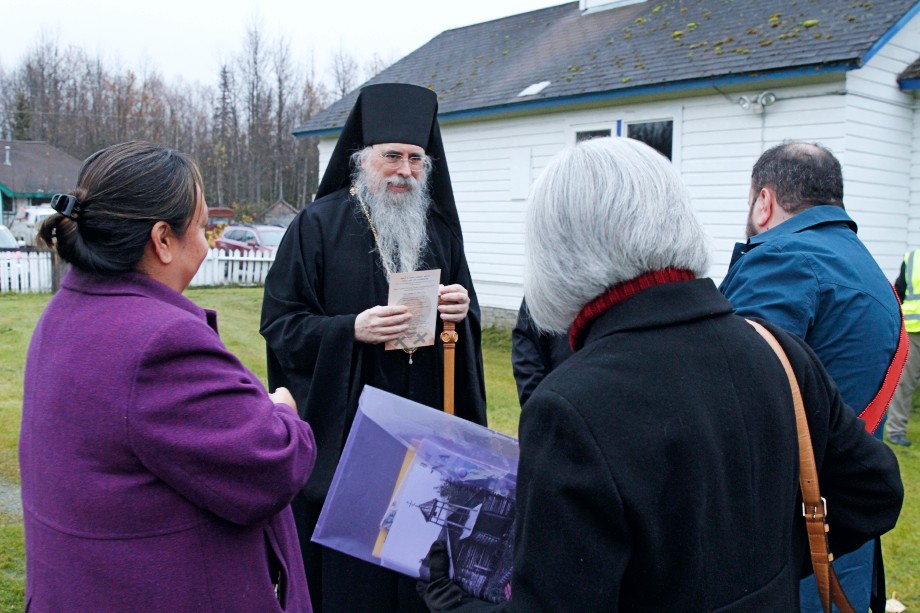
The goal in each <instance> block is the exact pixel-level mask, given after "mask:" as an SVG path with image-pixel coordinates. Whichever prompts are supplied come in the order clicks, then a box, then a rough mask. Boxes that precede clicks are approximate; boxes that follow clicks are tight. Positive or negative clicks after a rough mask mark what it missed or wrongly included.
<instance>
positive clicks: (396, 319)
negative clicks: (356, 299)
mask: <svg viewBox="0 0 920 613" xmlns="http://www.w3.org/2000/svg"><path fill="white" fill-rule="evenodd" d="M411 319H412V313H411V312H410V311H409V309H408V308H407V307H405V306H402V305H396V306H375V307H372V308H370V309H367V310H366V311H364V312H362V313H359V314H358V317H357V318H356V319H355V340H358V341H361V342H362V343H371V344H376V343H382V342H384V341H391V340H394V339H397V338H400V337H401V336H403V335H405V334H406V332H407V331H408V330H409V321H410V320H411Z"/></svg>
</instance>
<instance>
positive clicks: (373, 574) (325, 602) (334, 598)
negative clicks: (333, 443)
mask: <svg viewBox="0 0 920 613" xmlns="http://www.w3.org/2000/svg"><path fill="white" fill-rule="evenodd" d="M291 508H292V510H293V511H294V521H295V522H296V524H297V536H298V538H299V539H300V550H301V552H302V553H303V565H304V568H305V569H306V571H307V585H308V587H309V588H310V600H311V602H312V604H313V611H314V612H315V613H351V612H352V611H354V612H362V613H363V612H367V613H391V612H392V613H427V612H428V607H426V606H425V603H424V602H423V601H422V599H421V598H420V597H419V596H418V594H417V593H416V591H415V584H416V581H415V579H411V578H409V577H406V576H405V575H401V574H399V573H396V572H394V571H391V570H388V569H386V568H383V567H381V566H377V565H375V564H369V563H367V562H365V561H363V560H359V559H357V558H353V557H351V556H349V555H345V554H344V553H339V552H337V551H335V550H333V549H329V548H327V547H323V546H322V545H316V544H315V543H312V542H311V541H310V537H311V536H312V535H313V529H314V528H315V527H316V522H317V520H318V519H319V513H320V510H321V509H322V504H321V503H313V502H309V501H308V500H307V499H306V498H305V497H304V496H303V494H302V493H301V494H297V496H295V497H294V500H293V501H292V502H291Z"/></svg>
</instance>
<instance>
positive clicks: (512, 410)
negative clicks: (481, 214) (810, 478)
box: [0, 288, 920, 612]
mask: <svg viewBox="0 0 920 613" xmlns="http://www.w3.org/2000/svg"><path fill="white" fill-rule="evenodd" d="M186 295H187V296H188V297H189V298H191V299H192V300H194V301H195V302H196V303H198V304H200V305H201V306H204V307H207V308H212V309H216V310H217V311H218V314H219V318H218V322H219V327H220V333H221V337H222V338H223V340H224V343H225V344H226V345H227V347H228V348H229V349H230V351H232V352H234V353H235V354H236V355H237V356H239V357H240V359H241V360H242V361H243V363H245V364H246V365H247V366H248V367H249V368H250V369H251V370H252V371H253V372H254V373H256V374H257V375H258V376H259V377H261V378H262V380H263V381H264V380H265V346H264V344H263V342H262V337H261V336H259V332H258V328H259V313H260V308H261V303H262V290H261V289H260V288H233V289H228V288H214V289H194V290H189V291H188V292H186ZM49 299H50V296H48V295H45V294H33V295H18V294H0V484H4V483H5V484H11V483H12V484H17V483H18V482H19V468H18V464H17V455H16V454H17V442H18V438H19V424H20V411H21V408H22V375H23V365H24V361H25V354H26V349H27V347H28V343H29V338H30V337H31V334H32V330H33V328H34V327H35V322H36V320H37V319H38V316H39V314H40V313H41V310H42V309H43V308H44V307H45V305H46V304H47V303H48V300H49ZM461 342H462V340H461ZM510 354H511V335H510V333H509V332H508V331H505V330H494V329H488V330H485V331H484V332H483V360H484V363H485V370H486V390H487V396H488V403H489V404H488V406H489V425H490V426H491V427H492V428H495V429H496V430H500V431H502V432H505V433H506V434H511V435H515V436H516V435H517V422H518V417H519V415H520V409H519V407H518V403H517V390H516V389H515V385H514V379H513V377H512V375H511V358H510ZM918 405H920V394H918V395H917V396H916V397H915V398H914V413H913V417H912V419H911V423H910V428H909V429H910V432H909V435H910V436H911V438H912V439H913V440H914V441H916V442H917V443H916V444H915V446H914V447H911V448H902V447H897V448H895V453H896V454H897V456H898V461H899V462H900V463H901V475H902V478H903V480H904V487H905V490H906V497H905V503H904V509H903V511H902V512H901V517H900V520H899V521H898V525H897V527H896V528H895V529H894V531H892V532H891V533H890V534H888V535H886V536H885V537H884V538H883V539H882V542H883V545H884V549H885V570H886V573H887V577H888V593H889V595H890V594H891V592H892V591H895V592H897V595H898V599H899V600H901V601H902V602H903V603H904V604H905V605H907V606H908V607H911V608H912V609H920V411H918V410H917V406H918ZM24 577H25V572H24V550H23V533H22V521H21V519H20V518H19V517H18V516H15V515H13V514H9V513H0V611H4V612H5V611H21V610H22V603H23V591H24Z"/></svg>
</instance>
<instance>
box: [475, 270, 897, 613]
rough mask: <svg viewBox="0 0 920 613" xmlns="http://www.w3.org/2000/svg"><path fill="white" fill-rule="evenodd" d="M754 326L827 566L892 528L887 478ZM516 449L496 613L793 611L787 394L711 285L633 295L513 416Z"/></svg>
mask: <svg viewBox="0 0 920 613" xmlns="http://www.w3.org/2000/svg"><path fill="white" fill-rule="evenodd" d="M764 325H766V326H767V327H768V328H770V330H771V331H772V332H773V333H774V334H775V335H776V337H777V339H778V340H779V341H780V343H781V344H782V346H783V347H784V349H785V351H786V352H787V354H788V356H789V359H790V361H791V363H792V365H793V369H794V371H795V374H796V377H797V379H798V381H799V384H800V386H801V388H802V393H803V397H804V401H805V407H806V411H807V413H808V419H809V425H810V428H811V436H812V441H813V445H814V450H815V456H816V461H817V466H818V470H819V475H820V477H819V481H820V486H821V491H822V495H823V496H824V497H825V498H826V499H827V504H828V521H829V523H830V543H831V548H832V550H833V551H834V552H835V553H836V554H838V555H839V554H840V553H843V552H845V551H850V550H852V549H854V548H855V547H857V546H858V545H860V544H862V543H863V542H865V541H867V540H869V539H870V538H873V537H875V536H877V535H879V534H881V533H883V532H886V531H888V530H890V529H891V528H892V527H894V525H895V522H896V520H897V517H898V513H899V511H900V507H901V502H902V499H903V487H902V485H901V480H900V476H899V472H898V465H897V461H896V459H895V457H894V455H893V454H892V453H891V451H890V450H889V449H887V448H886V447H885V446H884V445H883V444H882V443H880V442H879V441H877V440H875V439H873V438H872V437H871V436H870V435H868V434H867V433H866V431H865V429H864V427H863V423H862V422H861V421H860V420H859V419H858V418H857V417H856V416H855V414H854V413H853V411H852V410H850V409H849V408H847V407H845V405H843V403H842V401H841V399H840V396H839V394H838V392H837V389H836V387H835V385H834V384H833V382H832V381H831V379H830V378H829V377H828V376H827V374H826V373H825V371H824V369H823V367H822V366H821V365H820V363H819V361H818V360H817V358H816V357H815V355H814V353H813V352H812V351H811V350H810V349H809V348H808V347H807V346H806V345H805V344H804V343H803V342H802V341H800V340H799V339H797V338H795V337H793V336H791V335H789V334H786V333H783V332H782V331H781V330H779V329H778V328H775V327H773V326H771V325H770V324H764ZM520 449H521V458H520V470H519V475H518V493H517V500H518V516H517V526H516V533H515V538H516V542H515V556H514V575H513V580H512V600H511V605H510V606H509V607H508V609H509V610H513V611H527V612H531V611H560V612H561V611H617V610H623V611H715V610H718V611H796V610H798V606H799V599H798V589H799V579H800V577H801V576H802V574H803V571H804V569H807V568H808V560H807V540H806V532H805V527H804V522H803V519H802V507H801V499H800V496H799V487H798V457H797V438H796V430H795V416H794V410H793V406H792V401H791V395H790V392H789V384H788V381H787V379H786V376H785V373H784V371H783V368H782V366H781V365H780V362H779V361H778V360H777V358H776V356H775V354H774V353H773V351H772V350H771V349H770V347H769V346H768V345H767V344H766V343H765V342H764V341H763V339H762V338H761V337H760V336H759V335H758V334H757V332H756V331H755V330H754V329H753V328H752V327H751V326H750V325H749V324H748V323H747V322H745V321H744V320H743V319H742V318H740V317H737V316H735V315H733V314H732V306H731V304H730V303H729V302H728V301H727V300H725V299H724V298H723V297H722V296H721V295H720V294H719V292H718V291H717V290H716V288H715V286H714V285H713V284H712V282H711V281H710V280H708V279H705V280H696V281H687V282H678V283H669V284H665V285H658V286H655V287H652V288H649V289H646V290H643V291H641V292H640V293H638V294H637V295H635V296H633V297H631V298H629V299H627V300H625V301H624V302H621V303H619V304H617V305H615V306H614V307H613V308H612V309H610V310H609V311H607V312H606V313H604V314H603V315H602V316H601V317H600V318H599V319H597V320H596V321H595V322H594V323H593V325H592V326H591V329H590V330H589V332H588V335H587V341H586V343H585V346H584V347H583V348H582V349H581V350H580V351H578V352H577V353H576V354H575V355H574V356H573V357H571V358H569V359H568V360H566V361H565V362H564V363H563V364H562V365H560V366H559V367H558V368H557V369H556V370H555V371H553V372H552V373H550V375H549V376H548V377H547V378H546V379H545V380H544V381H543V383H542V384H541V385H540V387H539V388H538V389H537V390H536V392H535V393H534V395H533V396H532V397H531V399H530V401H529V402H528V404H527V410H526V411H523V412H522V415H521V424H520ZM482 607H483V605H481V604H473V603H470V608H474V609H479V608H482Z"/></svg>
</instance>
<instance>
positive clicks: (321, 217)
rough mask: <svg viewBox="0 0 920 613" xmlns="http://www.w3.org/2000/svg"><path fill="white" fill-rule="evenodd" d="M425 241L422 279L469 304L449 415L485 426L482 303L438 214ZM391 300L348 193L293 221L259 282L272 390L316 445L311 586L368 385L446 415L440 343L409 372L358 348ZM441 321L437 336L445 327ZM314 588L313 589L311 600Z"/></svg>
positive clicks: (425, 350) (305, 511)
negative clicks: (324, 521) (461, 294)
mask: <svg viewBox="0 0 920 613" xmlns="http://www.w3.org/2000/svg"><path fill="white" fill-rule="evenodd" d="M428 237H429V243H428V246H427V248H426V250H425V253H424V257H423V262H422V263H421V264H420V265H419V270H429V269H435V268H438V269H440V270H441V283H442V284H444V285H450V284H454V283H459V284H460V285H462V286H463V287H465V288H466V289H467V290H468V291H469V296H470V309H469V313H468V315H467V317H466V319H465V320H464V321H463V322H460V323H458V324H457V332H458V334H459V341H458V342H457V346H456V366H455V383H454V385H455V403H454V404H455V411H456V414H457V415H458V416H459V417H462V418H465V419H468V420H470V421H473V422H476V423H478V424H483V425H485V423H486V402H485V382H484V378H483V369H482V354H481V350H480V342H481V330H480V312H479V303H478V301H477V299H476V293H475V292H474V291H473V283H472V279H471V277H470V272H469V267H468V266H467V262H466V256H465V254H464V252H463V242H462V239H461V238H460V236H458V235H457V234H455V233H454V232H452V231H451V230H450V228H449V227H448V225H447V224H446V223H444V221H443V220H442V218H441V217H440V216H439V215H436V214H431V215H429V220H428ZM388 291H389V288H388V285H387V280H386V273H385V272H384V270H383V267H382V264H381V263H380V258H379V256H378V254H377V251H376V245H375V242H374V237H373V234H372V233H371V230H370V227H369V226H368V223H367V220H366V219H365V217H364V215H363V213H362V212H361V210H360V209H359V208H356V202H355V200H354V199H353V198H352V197H351V196H349V194H348V190H347V189H340V190H338V191H336V192H333V193H331V194H329V195H327V196H325V197H323V198H320V199H319V200H317V201H315V202H314V203H313V204H311V205H309V206H308V207H307V208H305V209H304V210H303V211H301V212H300V213H299V214H298V216H297V217H296V218H295V219H294V221H293V222H292V223H291V225H290V227H289V228H288V230H287V233H286V234H285V236H284V239H283V240H282V242H281V245H280V246H279V248H278V252H277V254H276V255H275V262H274V264H273V266H272V268H271V271H270V272H269V274H268V278H267V279H266V281H265V297H264V301H263V304H262V324H261V329H260V332H261V333H262V336H264V337H265V340H266V342H267V345H268V381H269V386H270V388H271V389H275V388H276V387H278V386H284V387H287V388H288V389H289V390H290V391H291V393H292V394H293V396H294V399H295V400H296V401H297V409H298V411H299V413H300V416H301V417H302V418H303V419H304V420H306V421H307V422H309V424H310V426H311V427H312V428H313V432H314V435H315V437H316V444H317V451H318V455H317V459H316V465H315V468H314V469H313V475H312V476H311V477H310V481H309V482H308V483H307V485H306V487H305V488H304V491H303V498H302V499H301V500H295V515H299V517H298V530H299V531H301V535H300V537H301V543H302V546H304V557H305V562H306V564H307V566H308V578H312V577H311V574H313V573H311V571H310V568H309V566H310V564H311V562H310V559H309V558H310V554H309V553H308V552H307V548H311V547H316V546H313V545H309V544H308V543H309V538H310V535H311V534H312V531H313V527H314V526H315V522H316V516H315V515H316V514H317V513H318V509H319V507H320V505H321V504H322V501H323V499H324V498H325V496H326V493H327V491H328V489H329V484H330V482H331V480H332V475H333V473H334V472H335V468H336V464H337V463H338V460H339V456H340V454H341V452H342V448H343V447H344V444H345V439H346V437H347V435H348V430H349V428H350V427H351V423H352V420H353V419H354V416H355V412H356V410H357V406H358V397H359V395H360V394H361V390H362V388H363V387H364V385H373V386H374V387H377V388H380V389H383V390H385V391H388V392H391V393H394V394H398V395H399V396H402V397H404V398H409V399H411V400H414V401H416V402H419V403H421V404H424V405H427V406H430V407H434V408H437V409H442V410H443V398H444V392H443V378H444V375H443V372H444V366H443V359H442V349H441V344H440V342H436V344H435V345H433V346H429V347H420V348H419V349H418V350H417V351H416V352H415V353H414V354H413V355H412V364H411V365H410V364H409V356H408V355H407V354H406V353H405V352H403V351H401V350H391V351H385V350H384V344H383V343H380V344H376V345H370V344H365V343H361V342H357V341H355V338H354V326H355V318H356V317H357V315H358V313H361V312H362V311H364V310H366V309H369V308H371V307H373V306H377V305H385V304H387V295H388ZM437 321H438V333H440V330H441V323H442V322H441V319H440V318H438V320H437ZM298 507H303V508H300V509H299V508H298ZM298 511H299V513H298ZM324 555H325V554H324ZM324 564H325V562H324ZM374 570H375V571H376V570H379V569H374ZM325 574H326V578H325V580H324V581H323V583H324V587H323V589H324V590H328V586H329V581H330V577H329V576H328V575H329V573H328V572H327V573H325ZM357 579H358V578H357V577H353V578H352V580H357ZM314 580H315V579H314ZM341 587H342V589H351V590H355V589H361V590H364V589H368V588H369V586H363V587H362V586H356V585H353V584H352V585H351V586H348V585H342V586H341ZM319 588H320V586H318V585H313V584H311V585H310V590H311V592H314V591H316V590H318V589H319ZM314 596H315V595H314ZM314 600H315V598H314Z"/></svg>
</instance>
